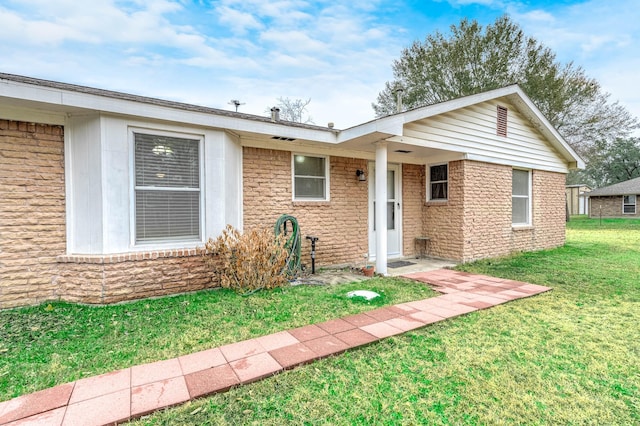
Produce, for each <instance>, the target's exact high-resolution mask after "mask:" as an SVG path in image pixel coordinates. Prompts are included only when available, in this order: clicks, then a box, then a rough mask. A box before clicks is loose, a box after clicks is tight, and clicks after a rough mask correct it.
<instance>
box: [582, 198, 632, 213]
mask: <svg viewBox="0 0 640 426" xmlns="http://www.w3.org/2000/svg"><path fill="white" fill-rule="evenodd" d="M636 203H637V204H636V214H623V213H622V196H621V195H619V196H614V197H590V198H589V210H590V212H589V216H590V217H592V218H599V217H600V213H601V212H602V217H619V218H638V217H640V195H637V196H636Z"/></svg>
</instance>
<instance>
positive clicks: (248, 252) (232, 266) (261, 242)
mask: <svg viewBox="0 0 640 426" xmlns="http://www.w3.org/2000/svg"><path fill="white" fill-rule="evenodd" d="M284 245H285V240H284V238H282V237H281V236H278V237H275V236H274V234H273V231H271V230H267V229H252V230H250V231H247V232H245V233H241V232H240V231H238V230H237V229H234V228H233V226H231V225H227V227H226V229H225V230H224V231H222V234H221V235H220V236H219V237H218V238H216V239H215V240H213V239H209V241H207V243H206V244H205V249H206V251H205V256H206V257H207V261H208V263H209V265H210V266H211V267H212V268H214V270H215V273H216V274H217V275H218V279H219V282H220V285H221V286H222V287H224V288H230V289H233V290H234V291H236V292H238V293H240V294H250V293H253V292H256V291H258V290H262V289H273V288H276V287H282V286H284V285H286V284H287V277H286V274H285V269H284V268H285V264H286V261H287V256H288V254H289V253H288V252H287V250H286V248H285V246H284Z"/></svg>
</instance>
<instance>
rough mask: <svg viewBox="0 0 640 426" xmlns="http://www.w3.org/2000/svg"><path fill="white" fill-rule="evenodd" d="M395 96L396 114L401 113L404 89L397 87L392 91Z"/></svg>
mask: <svg viewBox="0 0 640 426" xmlns="http://www.w3.org/2000/svg"><path fill="white" fill-rule="evenodd" d="M394 92H395V94H396V112H402V93H403V92H404V89H403V88H402V87H397V88H396V89H395V90H394Z"/></svg>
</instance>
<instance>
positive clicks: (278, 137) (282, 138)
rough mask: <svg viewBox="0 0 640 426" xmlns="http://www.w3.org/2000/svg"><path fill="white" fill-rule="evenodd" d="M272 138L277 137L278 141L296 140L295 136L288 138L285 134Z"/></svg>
mask: <svg viewBox="0 0 640 426" xmlns="http://www.w3.org/2000/svg"><path fill="white" fill-rule="evenodd" d="M271 139H275V140H278V141H288V142H292V141H295V140H296V139H295V138H286V137H284V136H272V137H271Z"/></svg>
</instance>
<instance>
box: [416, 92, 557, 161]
mask: <svg viewBox="0 0 640 426" xmlns="http://www.w3.org/2000/svg"><path fill="white" fill-rule="evenodd" d="M498 105H501V106H504V107H506V108H508V110H509V112H508V118H507V136H506V137H504V136H498V135H497V134H496V126H497V106H498ZM403 136H405V137H407V138H408V139H407V141H410V143H412V144H415V145H421V146H426V147H433V148H440V149H446V150H449V151H456V152H463V153H465V154H467V158H469V159H475V160H479V161H486V162H490V163H498V164H507V165H512V166H517V167H526V168H535V169H540V170H549V171H556V172H567V164H566V162H565V161H564V160H563V159H562V158H561V156H560V155H559V154H558V153H557V152H556V151H555V149H554V148H553V147H552V146H551V145H550V144H549V143H548V142H546V141H545V139H544V138H543V137H542V135H540V133H539V132H538V131H537V130H536V129H535V128H533V127H532V126H531V124H530V123H529V121H528V120H527V119H525V118H524V117H523V116H522V115H521V114H520V113H519V112H518V111H517V110H516V109H515V107H514V106H513V105H511V104H509V103H508V102H503V101H488V102H482V103H479V104H476V105H472V106H469V107H465V108H461V109H458V110H454V111H451V112H447V113H444V114H441V115H438V116H435V117H432V118H426V119H423V120H419V121H416V122H412V123H408V124H406V125H405V127H404V132H403Z"/></svg>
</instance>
